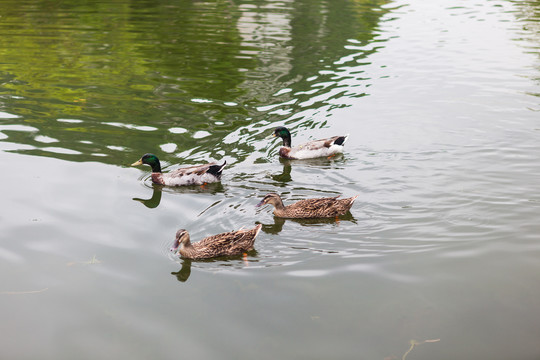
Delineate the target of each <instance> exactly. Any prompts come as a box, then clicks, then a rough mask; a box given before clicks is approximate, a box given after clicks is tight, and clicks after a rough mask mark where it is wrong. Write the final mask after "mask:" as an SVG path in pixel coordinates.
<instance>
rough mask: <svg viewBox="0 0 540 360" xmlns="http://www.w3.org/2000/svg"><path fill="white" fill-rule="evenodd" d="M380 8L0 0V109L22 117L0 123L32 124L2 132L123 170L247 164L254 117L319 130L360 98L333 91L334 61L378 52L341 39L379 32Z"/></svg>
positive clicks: (364, 38)
mask: <svg viewBox="0 0 540 360" xmlns="http://www.w3.org/2000/svg"><path fill="white" fill-rule="evenodd" d="M384 3H386V2H385V1H311V0H309V1H308V0H304V1H295V2H290V3H287V2H284V3H273V2H265V1H239V2H222V1H215V2H193V1H179V2H172V1H171V2H154V1H115V2H93V1H90V2H85V3H80V2H78V1H64V2H61V3H56V2H49V1H42V2H30V1H28V2H25V1H22V2H14V1H6V2H2V3H0V12H1V13H2V23H1V25H0V31H1V33H2V36H0V56H1V59H2V60H1V62H0V110H1V111H5V112H6V113H8V114H13V115H16V116H17V118H7V119H1V120H0V121H1V124H20V125H25V126H29V127H31V128H32V129H31V130H30V131H24V132H22V131H15V130H2V129H1V128H0V131H2V133H3V134H4V136H2V137H0V139H1V140H2V141H5V142H10V143H14V144H19V145H23V144H24V145H25V146H20V147H18V148H16V149H15V150H13V151H18V152H24V153H29V154H35V155H40V156H52V157H57V158H63V159H69V160H73V161H99V162H105V163H113V164H118V165H125V164H127V163H129V162H130V161H131V160H132V159H133V158H134V157H137V156H139V155H141V154H142V153H144V152H155V153H159V154H162V155H160V158H163V159H164V160H167V159H168V160H170V161H171V162H175V163H176V162H178V160H177V159H173V157H182V158H188V159H186V160H183V162H188V163H189V162H196V161H200V160H202V159H206V158H217V159H219V158H221V157H223V156H224V155H225V154H226V155H227V156H232V157H233V158H234V159H237V160H242V159H244V158H245V157H246V156H247V155H248V154H249V153H251V152H253V151H255V150H256V149H254V146H253V144H252V142H253V139H255V138H256V136H257V135H258V133H259V131H258V130H257V127H258V126H259V125H260V124H263V123H266V122H267V121H270V122H275V121H283V120H287V121H288V122H289V123H290V124H289V125H290V126H291V127H293V128H294V127H295V126H294V125H296V124H298V125H301V126H302V127H314V126H324V125H326V120H323V119H324V117H318V118H317V119H316V120H315V119H311V118H310V116H311V115H313V114H314V113H316V112H323V111H328V110H331V108H333V107H336V106H337V107H339V106H346V105H343V104H342V105H340V104H339V98H340V97H351V96H352V97H354V96H363V95H364V91H363V90H362V91H359V92H358V93H351V92H350V91H349V93H348V94H344V93H340V92H339V91H336V92H333V93H332V92H331V90H332V89H334V88H339V87H340V84H339V81H340V76H339V75H336V72H338V70H339V68H340V67H342V66H343V64H337V62H338V60H340V59H341V58H342V57H344V56H348V55H350V54H357V55H356V58H355V59H356V60H357V59H358V57H362V56H365V55H367V54H368V53H370V52H373V51H375V50H373V49H371V50H365V54H363V55H362V50H358V49H355V50H350V49H347V48H346V45H347V44H348V42H349V41H350V40H351V39H354V43H355V44H359V45H365V44H367V43H368V42H369V41H370V40H371V39H372V38H373V30H374V28H376V26H377V21H378V19H379V18H380V16H381V15H382V14H384V11H378V10H380V5H382V4H384ZM374 9H375V10H377V11H375V10H374ZM358 53H361V54H360V55H358ZM356 60H355V61H354V64H355V65H356ZM315 78H316V80H314V79H315ZM365 81H368V80H365ZM320 84H325V85H324V86H321V85H320ZM284 89H286V90H285V91H284ZM326 93H328V94H333V95H332V97H333V99H330V98H327V97H325V96H323V97H321V96H320V95H321V94H326ZM276 94H277V95H276ZM317 95H319V98H318V99H317V100H316V101H312V100H311V99H312V98H315V97H316V96H317ZM336 99H338V101H336ZM329 100H333V101H332V102H329ZM284 103H287V104H284ZM268 105H275V106H277V109H278V111H276V107H269V108H268V109H265V108H264V107H265V106H268ZM251 124H255V125H257V124H259V125H257V126H256V127H255V128H250V129H249V130H247V129H245V128H246V127H247V126H248V125H251ZM260 126H262V125H260ZM179 128H180V129H181V131H177V130H176V129H179ZM239 129H242V131H240V130H239ZM233 132H238V133H237V134H235V135H234V136H233V139H232V141H231V142H229V143H228V144H223V139H224V138H225V137H227V136H228V135H229V134H230V133H233ZM6 136H7V138H6ZM163 153H166V154H163Z"/></svg>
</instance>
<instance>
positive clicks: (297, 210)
mask: <svg viewBox="0 0 540 360" xmlns="http://www.w3.org/2000/svg"><path fill="white" fill-rule="evenodd" d="M339 196H340V195H338V196H334V197H327V198H317V199H305V200H300V201H298V202H295V203H294V204H291V205H287V206H285V205H283V201H282V200H281V197H280V196H279V195H278V194H276V193H269V194H266V196H265V197H264V198H263V199H262V200H261V202H259V203H258V204H257V205H256V206H257V207H260V206H263V205H266V204H270V205H273V206H274V215H275V216H277V217H281V218H289V219H293V218H296V219H300V218H304V219H308V218H329V217H337V216H340V215H344V214H346V213H347V211H349V209H350V208H351V206H352V205H353V203H354V200H356V198H357V197H358V195H356V196H353V197H350V198H345V199H338V197H339Z"/></svg>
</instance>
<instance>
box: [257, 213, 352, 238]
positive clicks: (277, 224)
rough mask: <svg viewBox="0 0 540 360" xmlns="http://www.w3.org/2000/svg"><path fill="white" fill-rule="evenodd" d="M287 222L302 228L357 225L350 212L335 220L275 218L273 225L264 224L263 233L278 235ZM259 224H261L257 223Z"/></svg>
mask: <svg viewBox="0 0 540 360" xmlns="http://www.w3.org/2000/svg"><path fill="white" fill-rule="evenodd" d="M286 221H292V222H295V223H297V224H300V225H302V226H309V225H315V224H335V225H339V223H340V222H341V221H351V222H352V223H354V224H356V223H357V222H356V219H355V218H354V216H353V215H352V213H351V212H350V211H349V212H347V213H346V214H344V215H341V216H338V217H334V218H310V219H294V218H293V219H286V218H281V217H277V216H274V223H273V224H262V223H260V224H262V229H261V230H262V231H263V232H264V233H266V234H272V235H277V234H279V233H280V232H281V230H283V225H285V222H286ZM257 224H259V222H257Z"/></svg>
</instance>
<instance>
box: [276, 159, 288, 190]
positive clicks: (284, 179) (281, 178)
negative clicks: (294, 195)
mask: <svg viewBox="0 0 540 360" xmlns="http://www.w3.org/2000/svg"><path fill="white" fill-rule="evenodd" d="M279 161H280V162H281V163H282V164H283V171H282V172H281V174H276V175H272V179H273V180H274V181H277V182H279V183H281V186H285V185H287V183H289V182H291V181H292V177H291V170H292V166H291V161H290V160H287V159H281V158H280V160H279Z"/></svg>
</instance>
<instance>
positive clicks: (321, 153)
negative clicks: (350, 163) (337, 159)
mask: <svg viewBox="0 0 540 360" xmlns="http://www.w3.org/2000/svg"><path fill="white" fill-rule="evenodd" d="M348 136H349V135H344V136H333V137H331V138H327V139H320V140H313V141H309V142H307V143H304V144H301V145H298V146H295V147H292V148H290V147H282V148H281V149H280V150H279V155H280V156H281V157H284V158H287V159H311V158H317V157H325V156H332V155H335V154H338V153H342V152H343V146H344V145H345V142H346V141H347V138H348Z"/></svg>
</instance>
